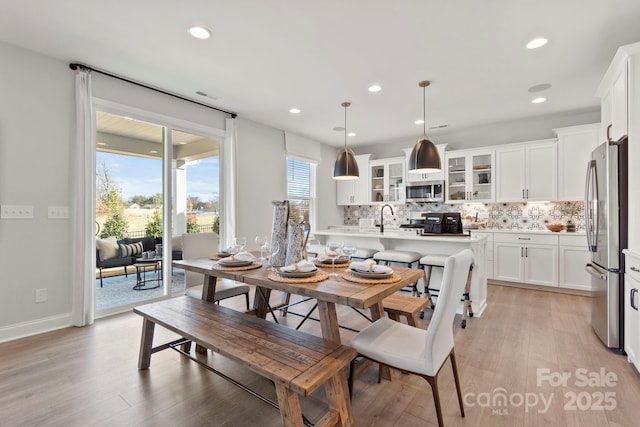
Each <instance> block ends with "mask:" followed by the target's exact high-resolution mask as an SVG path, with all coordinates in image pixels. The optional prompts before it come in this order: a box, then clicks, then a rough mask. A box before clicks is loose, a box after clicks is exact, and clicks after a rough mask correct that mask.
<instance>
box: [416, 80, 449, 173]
mask: <svg viewBox="0 0 640 427" xmlns="http://www.w3.org/2000/svg"><path fill="white" fill-rule="evenodd" d="M430 84H431V82H430V81H429V80H424V81H421V82H420V83H418V86H420V87H421V88H422V118H423V123H422V136H421V137H420V138H419V139H418V142H416V145H415V146H414V147H413V150H411V155H410V156H409V173H433V172H440V171H441V170H442V164H441V163H440V154H439V153H438V149H437V148H436V146H435V145H434V143H433V142H431V140H430V139H429V137H427V125H426V121H427V113H426V100H425V88H426V87H427V86H429V85H430Z"/></svg>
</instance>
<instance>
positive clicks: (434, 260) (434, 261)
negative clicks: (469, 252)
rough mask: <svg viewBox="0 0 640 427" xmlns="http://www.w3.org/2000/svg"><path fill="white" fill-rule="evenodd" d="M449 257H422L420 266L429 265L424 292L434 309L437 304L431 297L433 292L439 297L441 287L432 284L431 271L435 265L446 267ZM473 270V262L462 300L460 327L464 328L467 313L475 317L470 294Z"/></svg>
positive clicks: (422, 316)
mask: <svg viewBox="0 0 640 427" xmlns="http://www.w3.org/2000/svg"><path fill="white" fill-rule="evenodd" d="M448 257H449V256H448V255H425V256H423V257H422V258H420V268H422V269H424V268H425V267H428V269H427V273H426V275H427V277H426V278H425V280H424V293H425V297H426V298H427V300H428V302H429V305H430V307H431V308H432V309H433V308H435V304H434V302H433V300H432V299H431V294H434V296H435V297H437V296H438V293H439V292H440V289H439V288H434V287H432V286H431V273H432V270H433V267H440V268H444V263H445V261H446V259H447V258H448ZM472 272H473V263H471V265H470V266H469V274H468V275H467V283H466V284H465V287H464V293H463V294H462V301H464V309H463V310H462V322H460V327H461V328H463V329H464V328H466V327H467V314H468V316H469V317H473V308H472V307H471V298H470V296H469V290H470V289H471V276H472ZM420 318H424V313H422V315H421V316H420Z"/></svg>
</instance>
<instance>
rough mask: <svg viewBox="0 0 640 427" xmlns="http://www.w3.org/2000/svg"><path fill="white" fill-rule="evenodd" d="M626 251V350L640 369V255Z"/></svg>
mask: <svg viewBox="0 0 640 427" xmlns="http://www.w3.org/2000/svg"><path fill="white" fill-rule="evenodd" d="M624 252H625V261H626V268H625V275H624V351H625V352H626V353H627V360H628V361H629V363H633V364H634V366H635V367H636V369H637V370H638V371H640V312H639V311H638V309H639V307H638V303H639V302H640V295H638V292H640V257H636V256H635V255H633V254H631V253H629V252H628V251H624Z"/></svg>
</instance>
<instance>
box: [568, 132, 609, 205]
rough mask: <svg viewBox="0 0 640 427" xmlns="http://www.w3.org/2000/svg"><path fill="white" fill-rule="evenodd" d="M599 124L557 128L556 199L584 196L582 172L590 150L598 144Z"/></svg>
mask: <svg viewBox="0 0 640 427" xmlns="http://www.w3.org/2000/svg"><path fill="white" fill-rule="evenodd" d="M599 133H600V124H594V125H585V126H575V127H572V128H566V130H564V129H557V134H558V200H566V201H573V200H582V199H583V198H584V174H585V170H586V166H587V162H588V161H589V160H590V158H591V151H592V150H593V149H594V148H596V147H597V146H598V143H599V142H600V139H599Z"/></svg>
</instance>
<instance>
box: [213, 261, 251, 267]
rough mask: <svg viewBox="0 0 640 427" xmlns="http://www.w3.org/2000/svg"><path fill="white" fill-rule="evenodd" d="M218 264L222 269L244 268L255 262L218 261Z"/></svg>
mask: <svg viewBox="0 0 640 427" xmlns="http://www.w3.org/2000/svg"><path fill="white" fill-rule="evenodd" d="M218 264H220V265H221V266H222V267H244V266H247V265H251V264H253V261H241V260H236V261H234V260H228V261H224V260H220V261H218Z"/></svg>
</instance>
